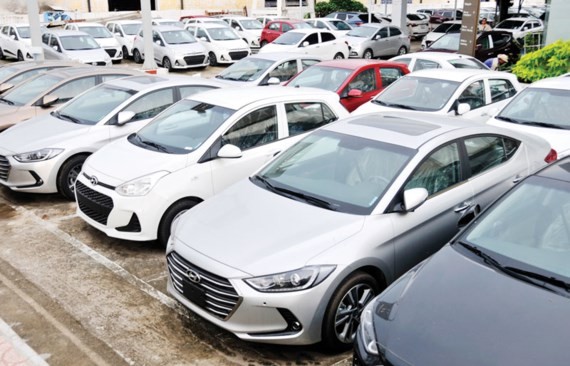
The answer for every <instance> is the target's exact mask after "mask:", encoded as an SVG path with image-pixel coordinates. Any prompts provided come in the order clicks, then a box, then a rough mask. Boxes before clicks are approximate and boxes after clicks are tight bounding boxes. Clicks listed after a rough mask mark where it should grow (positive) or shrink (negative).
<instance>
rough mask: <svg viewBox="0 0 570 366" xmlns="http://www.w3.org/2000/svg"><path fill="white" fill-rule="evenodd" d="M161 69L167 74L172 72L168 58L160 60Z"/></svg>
mask: <svg viewBox="0 0 570 366" xmlns="http://www.w3.org/2000/svg"><path fill="white" fill-rule="evenodd" d="M162 67H164V68H165V69H167V70H168V72H170V71H172V62H171V61H170V59H169V58H168V57H165V58H163V59H162Z"/></svg>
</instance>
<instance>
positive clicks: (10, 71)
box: [0, 61, 84, 94]
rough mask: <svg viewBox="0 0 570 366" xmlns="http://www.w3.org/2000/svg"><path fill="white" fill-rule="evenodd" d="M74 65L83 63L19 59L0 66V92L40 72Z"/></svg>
mask: <svg viewBox="0 0 570 366" xmlns="http://www.w3.org/2000/svg"><path fill="white" fill-rule="evenodd" d="M75 66H84V65H83V64H80V63H79V62H66V61H20V62H15V63H13V64H9V65H6V66H4V67H2V68H0V94H2V93H4V92H6V91H8V90H10V89H12V88H13V87H14V86H16V85H17V84H19V83H21V82H24V81H26V80H28V79H29V78H31V77H32V76H35V75H37V74H39V73H41V72H44V71H49V70H53V69H59V68H63V67H75Z"/></svg>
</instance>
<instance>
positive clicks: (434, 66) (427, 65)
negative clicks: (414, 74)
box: [398, 58, 441, 71]
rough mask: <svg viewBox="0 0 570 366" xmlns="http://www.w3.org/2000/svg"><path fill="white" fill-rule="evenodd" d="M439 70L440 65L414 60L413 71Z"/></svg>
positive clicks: (429, 61)
mask: <svg viewBox="0 0 570 366" xmlns="http://www.w3.org/2000/svg"><path fill="white" fill-rule="evenodd" d="M398 62H399V61H398ZM440 68H441V65H440V64H439V63H438V62H435V61H431V60H424V59H421V58H418V59H416V64H415V65H414V70H413V71H418V70H424V69H440Z"/></svg>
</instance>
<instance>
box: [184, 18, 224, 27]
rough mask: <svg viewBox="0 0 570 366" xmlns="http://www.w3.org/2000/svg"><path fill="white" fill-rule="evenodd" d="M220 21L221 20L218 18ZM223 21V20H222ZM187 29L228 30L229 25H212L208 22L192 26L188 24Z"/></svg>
mask: <svg viewBox="0 0 570 366" xmlns="http://www.w3.org/2000/svg"><path fill="white" fill-rule="evenodd" d="M218 20H220V19H219V18H218ZM222 21H223V20H222ZM186 27H202V28H206V29H208V28H228V27H229V24H228V25H224V24H220V23H210V22H206V23H190V24H186Z"/></svg>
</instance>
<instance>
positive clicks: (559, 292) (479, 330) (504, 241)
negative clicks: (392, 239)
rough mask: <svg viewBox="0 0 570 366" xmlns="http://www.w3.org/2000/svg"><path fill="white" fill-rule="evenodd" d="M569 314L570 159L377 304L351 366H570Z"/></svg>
mask: <svg viewBox="0 0 570 366" xmlns="http://www.w3.org/2000/svg"><path fill="white" fill-rule="evenodd" d="M569 319H570V157H567V158H565V159H561V160H558V161H557V162H554V163H552V164H551V165H549V166H547V167H546V168H544V169H542V170H541V171H539V172H538V173H536V174H534V175H531V176H529V177H528V178H526V179H525V180H524V181H521V182H519V183H518V185H516V186H515V187H514V188H513V189H511V190H510V191H509V192H507V193H506V194H504V195H503V196H502V197H501V198H500V199H499V200H497V201H496V202H495V203H493V204H492V205H491V206H489V208H488V209H487V210H485V211H484V212H483V213H482V214H481V215H480V216H478V217H477V218H476V219H475V221H473V222H472V223H471V224H470V225H469V226H468V227H467V228H466V229H465V230H464V231H462V232H461V233H460V234H458V235H457V236H456V237H455V238H454V239H453V240H452V241H451V242H450V243H449V244H448V245H446V246H445V247H443V248H442V249H441V250H440V251H439V252H437V253H436V254H434V255H433V256H432V257H430V258H428V259H427V260H426V261H424V262H422V263H420V264H419V265H417V266H416V267H415V268H413V269H412V270H410V271H409V272H407V273H406V274H405V275H404V276H402V277H401V278H400V279H398V280H397V281H396V282H395V283H394V284H392V285H391V286H390V287H388V288H387V289H386V290H385V291H384V292H382V293H381V294H380V295H379V296H378V297H376V298H375V299H374V300H372V301H371V302H370V303H369V305H367V306H366V307H365V308H364V310H363V312H362V317H361V320H360V326H359V328H358V332H357V340H356V342H355V345H354V357H353V365H393V366H398V365H406V366H408V365H422V366H432V365H433V366H436V365H437V366H440V365H462V366H472V365H473V366H475V365H516V366H527V365H528V366H531V365H532V366H534V365H549V366H567V365H568V364H570V361H569V358H568V354H567V347H568V340H569V339H570V326H568V325H569V324H570V323H569Z"/></svg>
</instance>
